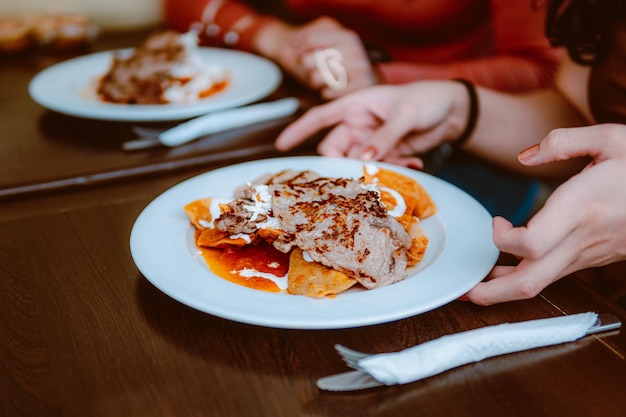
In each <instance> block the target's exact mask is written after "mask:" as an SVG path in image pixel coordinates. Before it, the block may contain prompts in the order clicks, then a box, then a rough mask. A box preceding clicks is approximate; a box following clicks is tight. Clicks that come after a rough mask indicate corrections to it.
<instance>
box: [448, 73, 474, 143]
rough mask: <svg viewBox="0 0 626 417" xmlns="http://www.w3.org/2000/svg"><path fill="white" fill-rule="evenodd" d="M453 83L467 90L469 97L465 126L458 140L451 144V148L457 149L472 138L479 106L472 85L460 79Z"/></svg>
mask: <svg viewBox="0 0 626 417" xmlns="http://www.w3.org/2000/svg"><path fill="white" fill-rule="evenodd" d="M454 81H457V82H459V83H461V84H463V85H464V86H465V88H466V89H467V94H468V95H469V113H468V116H467V124H466V125H465V129H464V130H463V133H461V135H460V136H459V137H458V139H457V140H455V141H454V142H453V146H454V147H455V148H458V147H460V146H462V145H463V144H464V143H465V142H467V140H468V139H469V138H470V136H472V133H474V128H476V122H478V114H479V105H478V94H477V93H476V87H474V84H473V83H471V82H469V81H467V80H464V79H462V78H456V79H454Z"/></svg>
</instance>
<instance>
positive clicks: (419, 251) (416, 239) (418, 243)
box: [407, 220, 428, 266]
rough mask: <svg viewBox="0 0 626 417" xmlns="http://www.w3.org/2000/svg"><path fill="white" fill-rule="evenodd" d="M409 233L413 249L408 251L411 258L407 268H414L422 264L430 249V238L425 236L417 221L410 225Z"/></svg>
mask: <svg viewBox="0 0 626 417" xmlns="http://www.w3.org/2000/svg"><path fill="white" fill-rule="evenodd" d="M408 232H409V235H411V248H410V249H409V250H408V251H407V255H408V258H409V259H408V262H407V266H412V265H415V264H416V263H419V262H422V259H423V258H424V254H425V253H426V247H428V236H426V235H425V234H424V231H423V230H422V228H421V226H420V225H419V221H417V220H416V221H414V222H413V223H411V224H410V225H409V228H408Z"/></svg>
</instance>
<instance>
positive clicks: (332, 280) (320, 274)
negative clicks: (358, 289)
mask: <svg viewBox="0 0 626 417" xmlns="http://www.w3.org/2000/svg"><path fill="white" fill-rule="evenodd" d="M287 282H288V288H287V292H289V293H290V294H297V295H305V296H307V297H324V296H327V295H333V294H337V293H340V292H343V291H345V290H347V289H348V288H350V287H352V286H353V285H354V284H356V283H357V281H356V280H355V279H353V278H350V277H348V276H347V275H346V274H344V273H342V272H339V271H335V270H334V269H331V268H329V267H327V266H324V265H322V264H320V263H318V262H309V261H307V260H305V259H304V256H303V252H302V250H300V249H294V250H293V251H292V252H291V255H290V256H289V273H288V274H287Z"/></svg>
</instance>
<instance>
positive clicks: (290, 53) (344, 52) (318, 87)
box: [278, 17, 377, 100]
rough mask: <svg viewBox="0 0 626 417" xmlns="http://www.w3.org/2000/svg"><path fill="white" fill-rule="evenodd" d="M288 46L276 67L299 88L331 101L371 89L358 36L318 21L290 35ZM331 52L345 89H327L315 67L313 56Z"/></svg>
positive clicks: (333, 23) (371, 72)
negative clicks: (335, 54)
mask: <svg viewBox="0 0 626 417" xmlns="http://www.w3.org/2000/svg"><path fill="white" fill-rule="evenodd" d="M286 43H287V44H288V46H287V47H286V48H285V49H283V50H282V51H281V52H280V54H279V58H278V59H279V62H280V64H281V65H282V66H283V67H284V68H285V69H286V70H287V71H288V72H290V73H291V74H292V75H294V76H295V77H296V78H297V79H299V80H300V81H301V82H302V83H303V84H305V85H307V86H308V87H309V88H311V89H312V90H314V91H319V93H320V96H321V97H322V98H324V99H328V100H330V99H334V98H336V97H340V96H342V95H345V94H347V93H349V92H352V91H356V90H359V89H361V88H364V87H369V86H372V85H375V84H376V83H377V81H376V75H375V73H374V69H373V68H372V66H371V64H370V62H369V59H368V56H367V51H366V50H365V47H364V46H363V44H362V42H361V39H360V38H359V36H358V35H357V34H356V33H355V32H354V31H351V30H349V29H346V28H345V27H343V26H342V25H341V24H340V23H339V22H337V21H336V20H334V19H332V18H329V17H321V18H318V19H316V20H314V21H313V22H311V23H308V24H306V25H303V26H301V27H299V28H297V29H295V30H293V31H292V32H291V34H290V35H289V36H288V38H287V42H286ZM328 48H331V49H335V50H336V51H338V52H339V54H340V56H341V65H343V67H344V68H345V71H346V73H347V79H348V83H347V85H346V87H345V88H340V89H333V88H331V87H330V86H328V85H327V84H326V83H325V82H324V80H323V78H322V76H321V75H320V71H319V68H318V66H317V63H316V52H317V51H321V50H324V49H328Z"/></svg>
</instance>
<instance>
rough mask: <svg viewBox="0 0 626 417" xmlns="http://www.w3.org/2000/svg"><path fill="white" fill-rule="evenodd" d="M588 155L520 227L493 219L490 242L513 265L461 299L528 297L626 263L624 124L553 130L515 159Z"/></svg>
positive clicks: (483, 300)
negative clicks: (585, 272) (583, 273)
mask: <svg viewBox="0 0 626 417" xmlns="http://www.w3.org/2000/svg"><path fill="white" fill-rule="evenodd" d="M586 156H590V157H591V158H592V161H591V162H590V163H589V164H588V165H587V167H586V168H585V169H583V170H582V171H581V172H580V173H579V174H577V175H575V176H573V177H572V178H570V179H569V180H568V181H566V182H565V183H563V184H562V185H561V186H559V187H558V188H557V189H556V190H555V191H554V192H553V193H552V195H551V196H550V197H549V199H548V200H547V202H546V203H545V205H544V207H543V208H542V209H541V210H540V211H539V212H538V213H537V214H536V215H535V216H534V217H533V218H532V219H531V220H530V221H529V222H528V225H527V226H525V227H513V226H512V225H511V223H509V222H508V221H506V220H504V219H503V218H499V217H496V218H495V219H494V221H493V226H494V241H495V243H496V245H497V246H498V248H499V249H500V250H501V251H502V252H505V253H510V254H512V255H515V256H516V257H517V258H518V259H520V262H519V264H518V265H517V266H497V267H496V268H494V270H493V271H492V272H491V274H490V276H489V277H488V279H487V280H486V281H485V282H482V283H480V284H478V285H477V286H476V287H474V288H473V289H472V290H471V291H470V292H469V293H468V294H467V297H468V298H469V299H470V300H471V301H472V302H474V303H476V304H481V305H490V304H494V303H499V302H505V301H511V300H519V299H527V298H532V297H534V296H536V295H537V294H539V292H541V290H543V289H544V288H545V287H547V286H548V285H549V284H551V283H553V282H555V281H557V280H558V279H560V278H562V277H564V276H566V275H568V274H570V273H572V272H575V271H578V270H581V269H585V268H590V267H597V266H603V265H607V264H609V263H613V262H617V261H622V260H625V259H626V233H625V231H626V186H625V185H624V178H626V126H623V125H616V124H605V125H595V126H589V127H581V128H571V129H557V130H555V131H553V132H551V133H550V134H549V135H548V136H547V137H546V138H545V139H544V140H543V141H542V142H541V143H540V144H539V145H536V146H534V147H531V148H529V149H527V150H525V151H524V152H522V153H521V154H520V155H519V160H520V162H522V163H523V164H525V165H529V166H535V165H540V164H546V163H550V162H554V161H559V160H566V159H571V158H576V157H586Z"/></svg>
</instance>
